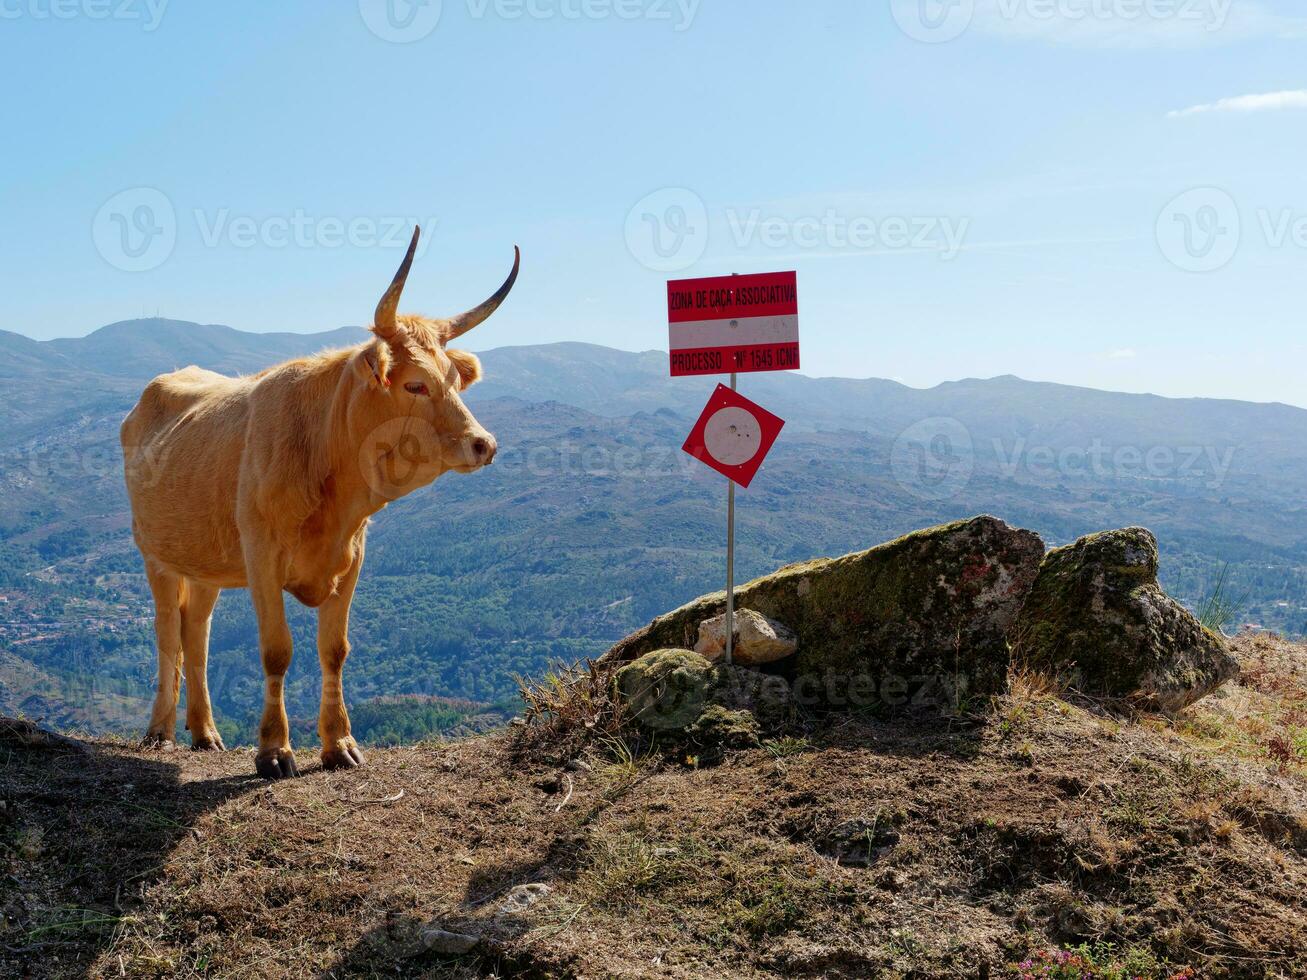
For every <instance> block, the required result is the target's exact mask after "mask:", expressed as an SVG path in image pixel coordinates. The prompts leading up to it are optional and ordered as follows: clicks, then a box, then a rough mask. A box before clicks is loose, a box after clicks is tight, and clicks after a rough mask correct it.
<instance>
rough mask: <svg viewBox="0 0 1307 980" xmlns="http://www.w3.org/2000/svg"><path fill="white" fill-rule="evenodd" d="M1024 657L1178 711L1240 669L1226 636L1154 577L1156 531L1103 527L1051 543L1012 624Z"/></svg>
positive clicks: (1066, 676)
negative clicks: (1207, 624)
mask: <svg viewBox="0 0 1307 980" xmlns="http://www.w3.org/2000/svg"><path fill="white" fill-rule="evenodd" d="M1013 637H1014V652H1013V656H1014V658H1015V659H1016V661H1017V663H1018V665H1020V666H1024V667H1028V668H1030V669H1033V670H1037V671H1040V672H1043V673H1048V674H1051V675H1055V676H1058V677H1061V678H1062V679H1063V680H1064V681H1065V682H1066V683H1068V684H1070V685H1071V686H1073V687H1074V688H1076V689H1078V690H1080V691H1083V692H1085V693H1087V694H1094V695H1101V696H1107V697H1122V698H1130V699H1132V700H1134V701H1136V702H1139V703H1141V704H1143V705H1145V706H1148V707H1153V708H1158V709H1160V710H1163V711H1178V710H1179V709H1180V708H1183V707H1184V706H1185V705H1187V704H1191V703H1192V702H1194V701H1196V700H1198V699H1199V698H1201V697H1202V696H1203V695H1205V694H1208V693H1210V692H1211V691H1213V690H1215V689H1216V688H1217V687H1219V686H1220V685H1221V684H1222V683H1223V682H1225V681H1226V680H1228V679H1230V678H1231V677H1233V676H1234V675H1235V674H1236V673H1237V672H1238V669H1239V668H1238V664H1237V663H1236V662H1235V660H1234V658H1233V657H1231V656H1230V653H1229V651H1228V650H1227V649H1226V643H1225V640H1224V638H1223V637H1221V636H1219V635H1217V634H1216V633H1213V632H1212V631H1211V630H1209V629H1207V628H1206V627H1204V626H1203V625H1202V624H1201V623H1199V622H1198V620H1197V619H1196V618H1194V616H1193V615H1192V614H1191V613H1190V612H1189V611H1188V610H1187V609H1185V608H1184V607H1183V606H1181V605H1180V604H1179V603H1178V602H1176V601H1175V600H1174V599H1172V598H1171V597H1170V596H1168V595H1167V594H1166V593H1165V592H1163V591H1162V589H1161V587H1160V586H1159V585H1158V584H1157V539H1156V538H1154V537H1153V535H1152V533H1151V532H1150V531H1148V530H1146V529H1145V528H1142V527H1127V528H1122V529H1120V530H1116V531H1102V532H1100V533H1098V534H1091V535H1088V536H1086V537H1083V538H1081V539H1080V540H1079V541H1076V542H1075V543H1074V544H1070V545H1067V546H1066V547H1064V548H1056V549H1054V550H1052V551H1050V552H1049V553H1048V555H1047V556H1046V557H1045V558H1044V561H1043V564H1042V565H1041V566H1040V569H1039V576H1038V578H1037V579H1036V580H1035V585H1034V588H1033V589H1031V591H1030V595H1029V596H1028V597H1027V598H1026V602H1025V605H1024V607H1023V608H1022V610H1021V615H1020V616H1019V617H1018V620H1017V626H1016V629H1015V630H1014V633H1013Z"/></svg>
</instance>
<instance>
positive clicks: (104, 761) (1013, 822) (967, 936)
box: [0, 637, 1307, 978]
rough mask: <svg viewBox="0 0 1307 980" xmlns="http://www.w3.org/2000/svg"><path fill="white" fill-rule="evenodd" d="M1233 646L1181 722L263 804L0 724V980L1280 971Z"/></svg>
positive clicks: (1280, 870)
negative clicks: (64, 979)
mask: <svg viewBox="0 0 1307 980" xmlns="http://www.w3.org/2000/svg"><path fill="white" fill-rule="evenodd" d="M1237 652H1238V654H1239V656H1240V658H1241V661H1242V662H1243V664H1244V668H1245V669H1244V676H1243V678H1242V679H1241V682H1240V683H1239V684H1235V685H1229V686H1227V688H1226V689H1224V690H1223V691H1222V692H1220V693H1219V694H1218V695H1217V696H1215V697H1213V698H1210V699H1208V700H1206V701H1204V702H1200V704H1199V705H1196V706H1195V707H1193V708H1191V709H1188V710H1187V711H1186V712H1184V713H1183V714H1182V715H1181V716H1179V717H1177V718H1162V717H1157V716H1144V717H1124V716H1121V715H1120V714H1114V713H1113V712H1111V711H1108V710H1106V709H1105V708H1104V707H1103V706H1095V705H1084V704H1076V703H1069V702H1068V701H1066V700H1062V699H1059V698H1057V697H1053V696H1051V695H1049V694H1047V693H1042V692H1040V691H1039V690H1038V689H1037V688H1036V687H1035V686H1034V685H1031V684H1028V683H1020V682H1019V683H1018V684H1017V685H1016V687H1015V688H1014V691H1013V693H1012V694H1011V695H1009V696H1006V697H1004V698H1000V699H996V700H995V701H993V702H992V703H991V704H989V705H988V706H986V707H985V708H984V710H982V711H979V712H978V713H977V714H974V715H967V716H958V717H951V718H931V719H916V720H912V719H906V718H900V719H879V720H877V719H861V718H852V717H847V716H844V717H839V718H828V719H824V720H810V721H809V722H808V723H807V724H806V725H802V726H799V727H797V728H796V729H795V731H794V732H792V733H791V734H789V735H786V736H785V737H782V738H778V739H775V740H773V741H770V742H767V743H766V744H765V745H764V747H763V748H760V749H752V750H748V751H743V752H738V753H733V754H731V755H729V756H728V757H727V758H726V759H725V760H724V761H722V762H721V764H719V765H716V766H713V767H711V768H705V767H701V766H698V765H696V764H695V763H694V762H693V761H692V760H688V759H686V758H683V757H679V756H678V757H669V756H667V755H666V754H663V753H660V752H657V751H650V750H649V748H648V746H643V745H640V744H632V743H628V742H619V741H615V740H613V739H611V738H604V739H595V740H592V741H591V742H590V744H589V745H588V746H587V747H586V748H585V750H584V751H583V752H581V753H580V754H579V755H576V754H574V753H572V752H566V753H562V754H561V755H560V756H557V757H553V758H551V757H550V754H549V753H548V752H545V753H541V752H539V751H536V752H532V753H524V752H523V751H522V749H521V734H520V732H511V731H510V732H505V733H499V734H495V735H490V736H482V737H477V738H471V739H467V740H463V741H457V742H444V743H430V744H423V745H419V746H414V747H411V748H403V749H389V750H373V751H372V752H370V753H369V755H368V761H369V763H370V764H369V766H368V767H367V768H366V769H364V770H360V771H355V772H349V773H327V772H323V771H321V770H320V769H319V768H318V766H317V765H316V764H313V763H310V762H309V759H308V758H307V757H306V758H302V759H301V767H302V769H304V770H306V771H305V775H304V776H303V777H302V778H300V779H298V780H292V781H288V782H283V783H276V784H269V783H265V782H264V781H262V780H260V779H257V778H256V777H255V776H254V775H253V771H254V766H253V753H252V751H251V750H233V751H230V752H225V753H216V754H192V753H190V752H185V751H179V752H176V753H173V754H158V753H147V752H139V751H136V750H135V749H133V748H131V747H129V746H127V745H125V744H121V743H115V742H110V741H103V740H63V739H45V738H43V737H41V736H40V735H39V733H35V732H34V731H33V730H32V729H30V728H29V727H27V726H23V725H12V724H11V725H8V726H5V725H3V724H0V763H2V766H0V976H14V977H20V976H34V977H45V976H85V975H90V976H113V977H118V976H128V977H139V976H160V977H191V976H215V977H217V976H221V977H265V976H266V977H311V976H318V977H324V978H325V977H347V976H349V977H354V976H432V977H490V976H504V977H509V976H523V977H611V976H622V977H782V976H784V977H840V976H848V977H864V976H891V977H892V976H902V977H936V976H941V977H942V976H972V977H975V976H1004V975H1013V976H1018V975H1021V974H1022V973H1023V971H1024V972H1025V973H1026V974H1027V975H1035V974H1036V973H1037V972H1038V971H1039V970H1040V969H1042V965H1043V964H1046V963H1054V962H1061V963H1063V964H1070V965H1069V966H1065V967H1064V969H1065V970H1068V971H1069V970H1072V969H1075V970H1080V971H1081V972H1079V973H1076V972H1063V973H1060V974H1058V975H1059V976H1085V977H1088V976H1103V977H1112V976H1123V975H1130V976H1134V975H1140V976H1152V977H1172V976H1176V975H1179V976H1200V977H1226V976H1230V977H1258V978H1264V977H1307V649H1304V648H1301V647H1295V646H1292V645H1290V644H1285V643H1282V642H1279V641H1276V640H1274V639H1270V638H1265V637H1252V638H1243V639H1240V640H1239V641H1238V643H1237ZM560 744H562V743H560ZM563 756H567V758H564V757H563ZM305 763H309V764H308V765H305ZM529 884H543V885H545V886H547V890H546V889H527V890H524V889H520V888H518V887H517V886H522V885H529ZM515 889H517V890H516V891H515ZM533 900H534V901H533ZM434 929H441V930H444V931H446V932H451V933H456V934H460V935H462V936H465V937H472V938H466V939H462V940H460V939H458V938H457V937H455V938H450V937H443V938H442V937H439V936H437V935H436V934H434V933H433V932H432V930H434ZM474 941H475V945H472V946H471V948H470V949H466V950H465V951H463V952H461V953H456V954H455V953H442V952H440V950H450V949H463V948H464V947H465V946H468V945H471V944H472V943H473V942H474ZM459 943H462V944H463V946H460V945H459ZM1078 947H1083V948H1078ZM1023 962H1024V963H1027V964H1028V965H1027V966H1026V967H1024V968H1023V967H1022V966H1021V965H1020V964H1022V963H1023ZM1082 964H1094V965H1093V966H1087V965H1082ZM1186 967H1187V968H1189V969H1188V970H1187V971H1186V970H1185V969H1184V968H1186ZM1093 971H1097V972H1093ZM1112 971H1116V972H1115V973H1114V972H1112ZM1040 975H1042V974H1040Z"/></svg>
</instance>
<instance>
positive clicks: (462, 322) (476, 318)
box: [444, 245, 522, 341]
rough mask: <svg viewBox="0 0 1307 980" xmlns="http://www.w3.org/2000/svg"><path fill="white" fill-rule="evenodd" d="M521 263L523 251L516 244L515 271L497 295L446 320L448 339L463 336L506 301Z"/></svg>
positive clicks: (514, 249) (446, 338) (510, 274)
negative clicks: (505, 298)
mask: <svg viewBox="0 0 1307 980" xmlns="http://www.w3.org/2000/svg"><path fill="white" fill-rule="evenodd" d="M521 263H522V252H521V250H520V249H519V248H518V247H517V246H516V245H514V246H513V271H512V272H510V273H509V274H508V278H507V279H505V280H504V284H503V285H502V286H500V287H499V289H497V290H496V291H495V295H493V296H491V297H490V298H489V299H488V300H486V301H485V302H484V303H482V304H481V305H480V306H474V307H472V309H470V310H468V311H467V312H466V313H460V314H459V315H458V316H455V317H450V318H449V319H448V320H446V321H445V330H444V335H445V340H446V341H450V340H453V339H454V338H455V337H461V336H463V334H465V333H467V332H468V331H469V330H471V329H472V328H473V327H475V326H476V325H477V324H478V323H480V322H481V321H482V320H484V319H485V318H486V317H488V316H490V314H491V313H494V312H495V310H497V309H499V304H500V303H502V302H503V301H504V297H505V296H507V295H508V293H509V291H510V290H511V289H512V288H513V283H515V282H517V268H518V266H519V265H521Z"/></svg>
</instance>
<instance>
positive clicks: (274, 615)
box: [246, 558, 300, 779]
mask: <svg viewBox="0 0 1307 980" xmlns="http://www.w3.org/2000/svg"><path fill="white" fill-rule="evenodd" d="M246 565H247V569H248V573H249V582H250V599H251V600H252V601H253V603H254V614H255V615H256V616H257V617H258V620H259V655H260V656H261V657H262V659H263V684H264V690H263V720H262V721H261V722H260V723H259V754H258V756H256V758H255V763H254V764H255V768H256V769H258V772H259V775H260V776H262V777H263V778H264V779H285V778H287V777H288V776H298V775H299V774H300V771H299V767H297V766H296V765H295V753H293V752H292V751H291V749H290V722H289V720H288V719H287V718H286V702H285V700H284V690H285V686H286V672H287V671H288V670H290V657H291V651H292V647H291V638H290V627H289V626H288V625H287V624H286V607H285V605H284V603H283V601H282V597H281V583H282V578H283V576H282V574H281V573H282V571H283V570H282V568H281V567H280V562H275V561H271V560H268V559H267V558H262V560H260V559H259V558H256V559H255V560H252V561H251V560H247V562H246Z"/></svg>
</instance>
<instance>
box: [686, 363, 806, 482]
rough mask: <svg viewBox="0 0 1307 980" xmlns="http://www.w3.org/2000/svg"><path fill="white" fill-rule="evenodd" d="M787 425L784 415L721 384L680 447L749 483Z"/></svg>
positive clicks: (701, 460) (736, 478) (734, 477)
mask: <svg viewBox="0 0 1307 980" xmlns="http://www.w3.org/2000/svg"><path fill="white" fill-rule="evenodd" d="M784 425H785V421H784V419H780V418H777V417H776V416H775V415H773V414H772V413H771V412H769V411H767V409H765V408H763V407H762V406H761V405H756V404H754V403H753V402H751V401H749V399H747V398H745V397H744V396H743V395H741V394H740V393H739V392H737V391H732V390H731V389H730V388H727V387H726V385H721V384H719V385H718V386H717V390H716V391H714V392H713V393H712V397H711V398H709V399H708V404H707V405H706V406H705V407H704V410H703V414H702V415H700V416H699V421H698V422H696V423H695V424H694V428H693V429H691V430H690V435H689V437H688V438H687V439H686V440H685V445H684V446H682V447H681V448H682V449H683V450H685V451H686V452H687V453H689V454H690V455H691V456H693V457H694V458H695V459H697V460H698V461H699V462H701V463H704V464H706V465H708V466H711V467H712V468H713V469H715V470H716V471H717V472H718V473H720V474H722V475H723V476H725V477H726V478H727V479H728V480H731V481H733V482H734V483H738V484H739V485H740V486H742V487H748V485H749V484H750V483H751V482H753V477H754V474H755V473H757V472H758V467H760V466H762V461H763V459H765V458H766V456H767V453H768V452H769V451H770V450H771V447H772V444H773V443H774V442H775V441H776V437H777V436H778V435H780V434H781V428H782V427H783V426H784Z"/></svg>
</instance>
